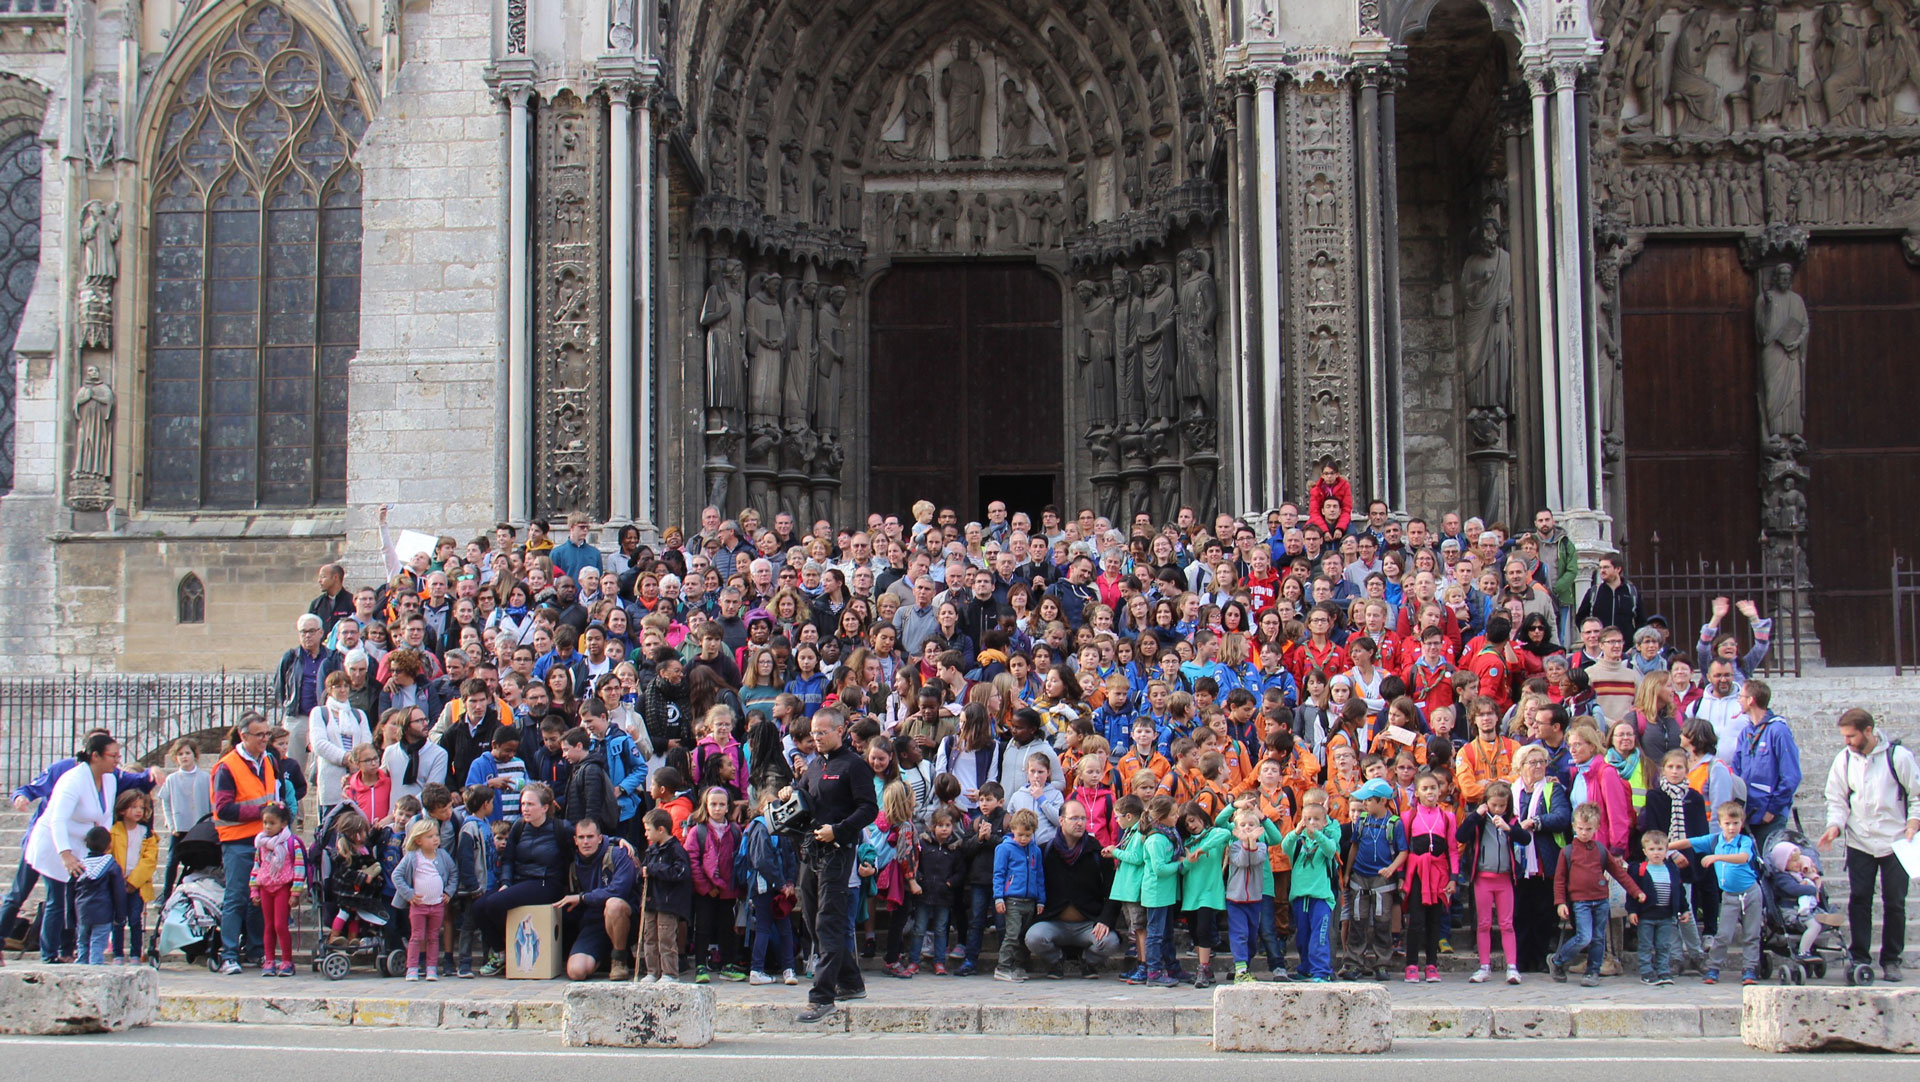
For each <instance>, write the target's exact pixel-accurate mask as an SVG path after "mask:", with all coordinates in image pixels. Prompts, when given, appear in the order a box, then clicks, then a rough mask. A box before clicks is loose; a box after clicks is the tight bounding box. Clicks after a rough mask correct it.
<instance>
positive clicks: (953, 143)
mask: <svg viewBox="0 0 1920 1082" xmlns="http://www.w3.org/2000/svg"><path fill="white" fill-rule="evenodd" d="M940 96H941V97H943V98H945V99H946V100H947V151H948V156H949V157H952V158H955V159H972V158H978V157H979V156H980V114H981V111H982V110H983V109H984V108H985V106H986V103H987V77H986V75H985V74H984V73H982V72H981V70H980V64H979V62H978V61H976V60H974V58H973V43H972V42H970V41H967V40H966V39H965V38H962V39H961V40H960V44H959V45H958V46H956V47H955V50H954V54H953V60H952V61H950V62H949V63H948V64H947V70H945V71H943V72H941V73H940Z"/></svg>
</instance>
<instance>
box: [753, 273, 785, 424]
mask: <svg viewBox="0 0 1920 1082" xmlns="http://www.w3.org/2000/svg"><path fill="white" fill-rule="evenodd" d="M786 344H787V317H786V313H785V312H784V311H782V310H781V308H780V276H779V275H778V274H763V275H761V276H759V278H757V279H755V281H754V286H753V296H752V298H751V299H749V300H748V301H747V413H748V415H749V416H751V417H753V418H755V419H756V420H763V421H764V420H772V419H774V418H777V417H779V416H780V377H781V372H780V362H781V357H782V354H783V352H784V350H785V348H786Z"/></svg>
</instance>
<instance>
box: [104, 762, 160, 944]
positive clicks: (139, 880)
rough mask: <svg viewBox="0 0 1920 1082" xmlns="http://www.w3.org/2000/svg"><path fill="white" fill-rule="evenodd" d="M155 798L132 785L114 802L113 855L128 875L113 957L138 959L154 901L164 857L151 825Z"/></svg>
mask: <svg viewBox="0 0 1920 1082" xmlns="http://www.w3.org/2000/svg"><path fill="white" fill-rule="evenodd" d="M152 818H153V801H152V800H151V799H150V798H149V797H148V796H147V794H145V793H143V792H141V791H140V790H138V789H128V790H126V791H125V792H123V793H121V794H120V796H119V797H118V798H117V799H115V800H114V802H113V849H112V852H113V859H114V860H116V861H118V862H119V864H120V867H121V868H123V869H125V874H126V877H127V913H126V919H125V920H123V921H121V922H120V923H119V924H116V925H114V926H113V961H114V964H116V965H119V964H122V963H125V962H127V961H128V960H129V959H131V960H132V961H134V962H138V961H139V960H140V956H141V945H142V944H143V943H144V942H145V936H144V935H143V934H142V928H143V924H142V920H143V918H144V917H145V916H146V911H147V903H149V902H151V901H153V873H154V870H155V868H156V867H157V866H158V865H159V861H160V839H159V838H157V837H156V836H155V835H154V833H153V830H152V827H151V826H150V821H151V820H152Z"/></svg>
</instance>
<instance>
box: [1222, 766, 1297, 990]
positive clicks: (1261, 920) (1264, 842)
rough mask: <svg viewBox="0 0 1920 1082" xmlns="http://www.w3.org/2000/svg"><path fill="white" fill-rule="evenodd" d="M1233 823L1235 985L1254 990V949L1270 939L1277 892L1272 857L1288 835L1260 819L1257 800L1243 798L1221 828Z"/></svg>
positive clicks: (1230, 876) (1230, 879)
mask: <svg viewBox="0 0 1920 1082" xmlns="http://www.w3.org/2000/svg"><path fill="white" fill-rule="evenodd" d="M1276 773H1277V766H1276ZM1229 819H1231V821H1232V823H1233V841H1232V842H1231V843H1230V844H1229V845H1228V847H1227V879H1226V901H1227V943H1228V945H1229V946H1231V947H1232V948H1233V983H1235V984H1250V983H1252V982H1253V981H1254V976H1253V971H1252V970H1251V969H1250V968H1249V966H1251V964H1252V962H1253V952H1254V949H1255V948H1257V947H1259V946H1260V945H1261V944H1262V943H1264V942H1266V941H1267V940H1269V939H1271V938H1272V931H1271V930H1272V925H1273V921H1272V919H1271V918H1270V917H1269V916H1268V915H1267V913H1268V909H1267V907H1268V906H1269V905H1271V904H1272V902H1273V891H1274V877H1273V860H1272V857H1271V856H1270V855H1269V854H1270V851H1271V847H1272V846H1276V845H1279V844H1280V843H1281V840H1282V838H1283V837H1284V835H1282V834H1281V832H1280V829H1279V828H1278V827H1276V826H1274V825H1273V823H1272V821H1270V820H1269V819H1267V818H1266V817H1265V816H1264V815H1262V814H1261V812H1260V807H1259V797H1257V796H1255V795H1254V794H1252V793H1245V794H1242V795H1241V797H1240V799H1239V800H1238V801H1237V802H1235V804H1234V806H1233V807H1232V808H1231V809H1229V810H1227V811H1223V812H1221V813H1220V821H1221V822H1226V821H1228V820H1229ZM1269 961H1271V955H1269Z"/></svg>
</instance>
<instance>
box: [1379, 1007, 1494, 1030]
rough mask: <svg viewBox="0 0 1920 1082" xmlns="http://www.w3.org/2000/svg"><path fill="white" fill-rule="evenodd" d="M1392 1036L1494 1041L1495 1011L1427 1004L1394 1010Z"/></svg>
mask: <svg viewBox="0 0 1920 1082" xmlns="http://www.w3.org/2000/svg"><path fill="white" fill-rule="evenodd" d="M1393 1035H1394V1037H1396V1038H1400V1037H1491V1036H1493V1011H1492V1010H1490V1009H1489V1008H1486V1007H1448V1006H1439V1005H1435V1006H1428V1005H1425V1004H1420V1005H1415V1006H1408V1007H1395V1008H1394V1009H1393Z"/></svg>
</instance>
